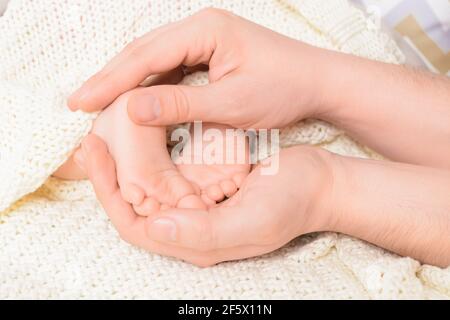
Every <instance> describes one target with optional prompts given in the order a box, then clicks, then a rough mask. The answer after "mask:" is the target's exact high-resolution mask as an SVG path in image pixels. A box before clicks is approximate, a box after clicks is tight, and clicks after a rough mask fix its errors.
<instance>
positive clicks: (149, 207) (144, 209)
mask: <svg viewBox="0 0 450 320" xmlns="http://www.w3.org/2000/svg"><path fill="white" fill-rule="evenodd" d="M133 208H134V211H136V213H137V214H138V215H141V216H144V217H148V216H150V215H152V214H155V213H157V212H158V211H159V209H160V203H159V202H158V201H156V199H155V198H152V197H148V198H145V199H144V201H143V202H142V203H141V204H139V205H133Z"/></svg>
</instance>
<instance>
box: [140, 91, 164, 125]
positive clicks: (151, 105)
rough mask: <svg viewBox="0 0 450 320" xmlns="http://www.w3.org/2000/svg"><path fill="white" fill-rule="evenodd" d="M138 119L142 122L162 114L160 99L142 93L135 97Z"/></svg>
mask: <svg viewBox="0 0 450 320" xmlns="http://www.w3.org/2000/svg"><path fill="white" fill-rule="evenodd" d="M133 103H134V105H135V107H134V111H135V115H136V118H137V119H136V120H138V121H142V122H148V121H153V120H155V119H156V118H158V117H159V116H160V115H161V104H160V103H159V99H157V98H156V97H155V96H153V95H140V96H136V97H134V99H133Z"/></svg>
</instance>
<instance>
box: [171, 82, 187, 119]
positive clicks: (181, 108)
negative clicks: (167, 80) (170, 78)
mask: <svg viewBox="0 0 450 320" xmlns="http://www.w3.org/2000/svg"><path fill="white" fill-rule="evenodd" d="M170 100H171V102H170V103H171V104H172V105H173V107H174V109H175V110H174V117H175V119H176V120H180V121H188V120H191V117H190V113H191V112H190V102H189V98H188V95H187V94H186V92H185V90H183V89H182V88H181V87H179V86H174V87H172V91H171V99H170Z"/></svg>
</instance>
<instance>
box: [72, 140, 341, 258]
mask: <svg viewBox="0 0 450 320" xmlns="http://www.w3.org/2000/svg"><path fill="white" fill-rule="evenodd" d="M330 156H331V155H330V154H329V153H327V152H325V151H323V150H320V149H318V148H312V147H294V148H290V149H286V150H283V151H282V152H281V154H280V170H279V171H278V173H277V174H275V175H272V176H269V175H261V168H262V167H261V166H259V167H256V168H255V169H254V170H253V171H252V172H251V173H250V175H249V176H248V177H247V179H246V181H245V182H244V184H243V186H242V187H241V189H240V190H239V191H238V193H237V194H235V195H234V196H233V197H232V198H231V199H229V200H228V201H226V202H224V203H222V204H221V205H219V206H217V207H215V208H212V209H210V210H209V211H206V210H189V209H170V210H166V211H163V212H160V213H158V214H156V215H154V216H151V217H142V216H138V215H136V214H135V212H134V211H133V209H132V207H131V206H130V204H129V203H127V202H125V201H124V200H123V199H122V196H121V193H120V190H119V187H118V185H117V177H116V172H115V167H114V161H113V159H112V158H111V156H110V155H109V153H108V151H107V148H106V145H105V144H104V143H103V142H102V141H101V140H100V139H99V138H98V137H96V136H95V135H90V136H88V137H87V138H86V139H85V140H84V141H83V143H82V157H81V159H84V160H82V162H83V163H82V166H83V167H84V168H85V170H86V171H87V174H88V176H89V179H90V180H91V182H92V183H93V186H94V189H95V191H96V194H97V197H98V199H99V201H100V202H101V204H102V205H103V207H104V208H105V210H106V213H107V214H108V215H109V217H110V219H111V221H112V223H113V224H114V225H115V227H116V229H117V230H118V232H119V234H120V236H121V237H122V238H123V239H124V240H126V241H127V242H129V243H131V244H134V245H136V246H139V247H142V248H144V249H147V250H149V251H151V252H155V253H159V254H162V255H168V256H173V257H177V258H181V259H183V260H185V261H188V262H191V263H194V264H196V265H199V266H208V265H212V264H215V263H218V262H221V261H228V260H234V259H242V258H247V257H251V256H257V255H261V254H264V253H267V252H270V251H273V250H275V249H277V248H279V247H281V246H282V245H284V244H285V243H287V242H288V241H290V240H292V239H293V238H295V237H297V236H299V235H302V234H304V233H309V232H314V231H321V230H328V229H330V228H331V227H332V224H333V223H334V218H333V217H332V216H329V214H330V213H331V210H330V207H329V201H328V199H329V195H331V194H332V192H330V190H329V188H330V187H331V183H330V182H331V181H332V179H331V176H332V174H331V172H330V167H329V165H328V161H329V160H328V159H329V157H330Z"/></svg>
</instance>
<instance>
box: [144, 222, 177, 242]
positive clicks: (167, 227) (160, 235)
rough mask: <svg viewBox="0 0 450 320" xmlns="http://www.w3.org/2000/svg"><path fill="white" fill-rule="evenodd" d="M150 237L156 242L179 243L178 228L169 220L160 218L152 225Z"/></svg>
mask: <svg viewBox="0 0 450 320" xmlns="http://www.w3.org/2000/svg"><path fill="white" fill-rule="evenodd" d="M149 236H150V238H152V239H155V240H156V241H161V242H175V241H177V226H176V225H175V223H174V222H173V221H172V220H170V219H167V218H158V219H156V220H155V221H153V222H152V223H151V224H150V227H149Z"/></svg>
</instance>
